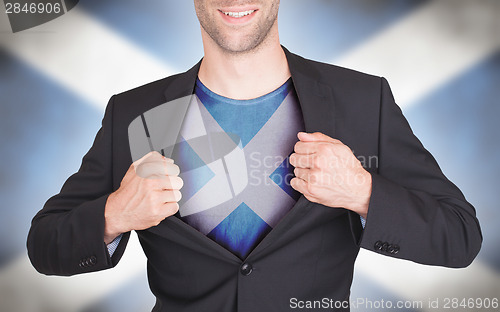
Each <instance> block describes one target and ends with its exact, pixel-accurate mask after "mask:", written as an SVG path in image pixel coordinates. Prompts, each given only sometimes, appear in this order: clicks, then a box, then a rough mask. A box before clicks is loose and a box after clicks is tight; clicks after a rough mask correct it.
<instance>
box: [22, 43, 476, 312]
mask: <svg viewBox="0 0 500 312" xmlns="http://www.w3.org/2000/svg"><path fill="white" fill-rule="evenodd" d="M284 50H285V53H286V56H287V59H288V63H289V67H290V71H291V74H292V79H293V84H294V86H295V89H296V92H297V95H298V98H299V102H300V106H301V109H302V113H303V117H304V123H305V128H306V131H307V132H315V131H319V132H322V133H324V134H326V135H328V136H331V137H333V138H337V139H339V140H341V141H342V142H343V143H345V144H346V145H347V146H349V147H350V148H351V149H352V150H353V152H354V154H355V155H356V156H357V157H358V158H359V159H361V158H360V157H364V159H370V158H371V159H377V162H376V164H375V165H374V164H371V165H369V166H367V168H366V169H367V170H368V171H369V172H370V173H371V175H372V195H371V199H370V204H369V212H368V216H367V223H366V227H365V228H364V229H363V228H362V226H361V223H360V219H359V216H358V215H356V214H355V213H352V212H349V211H347V210H346V209H343V208H331V207H326V206H323V205H320V204H316V203H312V202H310V201H308V200H307V199H306V198H305V197H303V196H302V197H301V198H300V199H299V200H298V202H297V203H296V204H295V206H294V207H293V208H292V209H291V211H290V212H289V213H288V214H287V215H286V216H285V217H284V218H283V219H282V220H281V222H280V223H278V224H277V225H276V227H275V228H274V229H273V230H272V231H271V232H270V233H269V234H268V235H267V236H266V237H265V238H264V239H263V241H262V242H261V243H260V244H259V245H258V246H257V247H256V248H255V249H254V250H253V251H252V252H251V253H250V255H249V256H248V257H247V258H246V259H244V260H240V259H239V258H238V257H236V256H235V255H233V254H232V253H231V252H229V251H227V250H226V249H224V248H223V247H221V246H220V245H218V244H217V243H215V242H214V241H212V240H211V239H209V238H207V237H206V236H205V235H203V234H201V233H200V232H198V231H197V230H195V229H194V228H192V227H190V226H189V225H188V224H186V223H184V222H183V221H182V220H180V219H179V218H178V217H176V216H172V217H169V218H167V219H165V220H164V221H163V222H161V223H160V224H159V225H158V226H156V227H153V228H150V229H147V230H144V231H138V236H139V239H140V242H141V244H142V247H143V249H144V252H145V254H146V256H147V258H148V277H149V283H150V287H151V290H152V292H153V293H154V295H155V296H156V298H157V301H156V305H155V307H154V311H219V312H220V311H287V310H289V309H290V298H297V299H299V300H320V299H322V298H329V299H333V300H339V301H342V300H348V297H349V292H350V285H351V281H352V274H353V265H354V261H355V259H356V256H357V254H358V251H359V248H360V247H363V248H366V249H369V250H373V251H375V252H378V253H382V254H386V255H389V256H392V257H397V258H401V259H408V260H412V261H415V262H418V263H423V264H432V265H443V266H448V267H463V266H467V265H468V264H470V263H471V261H472V260H473V259H474V257H475V256H476V254H477V253H478V251H479V249H480V245H481V241H482V237H481V232H480V227H479V223H478V220H477V219H476V217H475V210H474V208H473V207H472V206H471V205H470V204H469V203H468V202H467V201H466V200H465V198H464V196H463V195H462V194H461V192H460V190H459V189H458V188H457V187H456V186H454V185H453V184H452V183H451V182H450V181H449V180H448V179H447V178H446V177H445V176H444V175H443V173H442V172H441V170H440V169H439V167H438V165H437V163H436V161H435V160H434V158H433V157H432V156H431V154H430V153H429V152H428V151H426V150H425V149H424V148H423V146H422V145H421V143H420V142H419V141H418V139H417V138H416V137H415V136H414V135H413V133H412V131H411V129H410V127H409V125H408V123H407V121H406V120H405V118H404V117H403V115H402V113H401V111H400V109H399V108H398V106H397V105H396V104H395V102H394V99H393V97H392V94H391V91H390V88H389V86H388V83H387V81H386V80H385V79H383V78H380V77H375V76H370V75H366V74H362V73H359V72H355V71H351V70H348V69H344V68H340V67H336V66H332V65H327V64H322V63H318V62H314V61H310V60H306V59H303V58H301V57H299V56H297V55H295V54H292V53H290V52H289V51H288V50H286V49H284ZM199 65H200V63H198V64H197V65H196V66H194V67H193V68H192V69H190V70H189V71H187V72H186V73H183V74H179V75H175V76H171V77H168V78H165V79H162V80H159V81H156V82H153V83H150V84H147V85H145V86H142V87H139V88H136V89H133V90H130V91H127V92H124V93H122V94H118V95H115V96H113V97H112V98H111V100H110V102H109V104H108V106H107V108H106V113H105V116H104V118H103V122H102V128H101V129H100V130H99V132H98V134H97V136H96V139H95V142H94V144H93V146H92V148H91V149H90V150H89V152H88V153H87V154H86V156H85V157H84V158H83V161H82V165H81V168H80V169H79V171H78V172H77V173H75V174H74V175H73V176H71V177H70V178H69V179H68V180H67V181H66V183H65V184H64V186H63V188H62V190H61V192H60V193H59V194H58V195H55V196H54V197H52V198H51V199H49V200H48V201H47V203H46V204H45V206H44V208H43V209H42V210H41V211H40V212H39V213H38V214H37V215H36V216H35V218H34V219H33V222H32V226H31V230H30V233H29V236H28V252H29V257H30V259H31V261H32V263H33V265H34V267H35V268H36V269H37V270H38V271H39V272H42V273H44V274H56V275H73V274H80V273H85V272H91V271H97V270H103V269H108V268H111V267H113V266H115V265H116V264H117V262H118V261H119V259H120V257H121V256H122V254H123V252H124V249H125V246H126V244H127V240H128V237H129V233H126V234H124V236H123V238H122V239H121V242H120V244H119V246H118V248H117V250H116V251H115V253H114V254H113V257H111V258H110V257H109V254H108V252H107V249H106V246H105V244H104V243H103V233H104V232H103V230H104V207H105V203H106V199H107V197H108V195H109V194H110V193H111V192H113V191H115V190H116V189H117V188H118V187H119V186H120V182H121V180H122V178H123V176H124V175H125V172H126V171H127V169H128V168H129V166H130V165H131V163H132V158H131V152H130V147H129V141H128V134H127V128H128V126H129V124H130V123H131V122H132V121H133V120H134V119H135V118H136V117H137V116H140V115H141V114H142V113H144V112H146V111H148V110H150V109H152V108H154V107H157V106H158V105H161V104H163V103H166V102H168V101H172V100H175V99H178V98H180V97H183V96H187V95H190V94H192V93H193V90H194V85H195V79H196V77H197V73H198V70H199ZM182 117H183V116H180V118H182Z"/></svg>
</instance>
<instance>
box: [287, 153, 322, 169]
mask: <svg viewBox="0 0 500 312" xmlns="http://www.w3.org/2000/svg"><path fill="white" fill-rule="evenodd" d="M315 158H316V156H315V155H314V154H312V155H302V154H296V153H293V154H292V155H290V159H289V161H290V164H291V165H292V166H294V167H295V168H305V169H307V168H313V167H314V163H315Z"/></svg>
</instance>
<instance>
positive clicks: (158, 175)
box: [104, 152, 183, 244]
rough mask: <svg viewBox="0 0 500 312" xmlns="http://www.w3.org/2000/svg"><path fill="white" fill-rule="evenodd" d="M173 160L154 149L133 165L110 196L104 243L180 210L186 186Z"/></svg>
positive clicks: (158, 221)
mask: <svg viewBox="0 0 500 312" xmlns="http://www.w3.org/2000/svg"><path fill="white" fill-rule="evenodd" d="M179 172H180V170H179V167H178V166H177V165H175V164H174V161H173V160H172V159H168V158H165V157H164V156H162V155H160V154H159V153H158V152H151V153H149V154H147V155H145V156H144V157H142V158H141V159H139V160H137V161H136V162H134V163H133V164H132V165H130V167H129V169H128V171H127V173H126V174H125V176H124V177H123V179H122V182H121V184H120V188H119V189H118V190H116V191H115V192H114V193H112V194H111V195H109V197H108V200H107V202H106V207H105V211H104V217H105V221H106V223H105V229H104V242H105V243H106V244H109V243H110V242H112V241H113V240H114V239H115V238H116V237H117V236H118V235H120V234H121V233H125V232H129V231H131V230H144V229H147V228H150V227H152V226H156V225H158V224H159V223H160V222H161V221H162V220H164V219H165V218H166V217H169V216H171V215H173V214H175V213H176V212H177V211H178V210H179V204H178V203H177V202H178V201H179V200H180V199H181V192H180V191H179V190H180V188H181V187H182V185H183V181H182V179H181V178H180V177H179V176H178V175H179Z"/></svg>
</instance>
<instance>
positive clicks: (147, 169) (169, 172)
mask: <svg viewBox="0 0 500 312" xmlns="http://www.w3.org/2000/svg"><path fill="white" fill-rule="evenodd" d="M179 173H180V169H179V166H177V165H176V164H174V163H169V162H166V161H156V162H143V163H141V164H140V165H139V166H137V168H136V174H137V175H138V176H140V177H141V178H161V177H164V176H177V175H179Z"/></svg>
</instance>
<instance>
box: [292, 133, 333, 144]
mask: <svg viewBox="0 0 500 312" xmlns="http://www.w3.org/2000/svg"><path fill="white" fill-rule="evenodd" d="M297 137H298V138H299V140H301V141H303V142H331V143H338V142H339V140H336V139H334V138H331V137H329V136H327V135H326V134H323V133H321V132H314V133H306V132H299V133H298V134H297Z"/></svg>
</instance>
